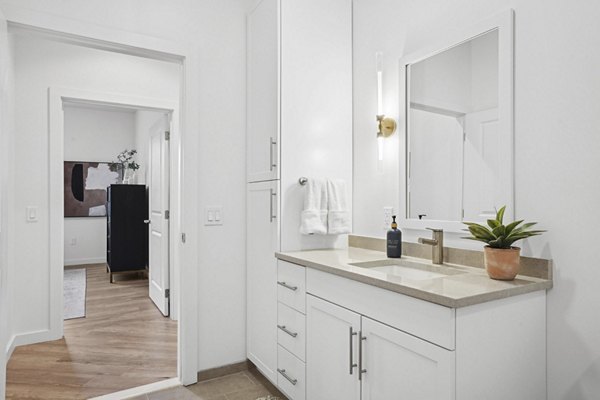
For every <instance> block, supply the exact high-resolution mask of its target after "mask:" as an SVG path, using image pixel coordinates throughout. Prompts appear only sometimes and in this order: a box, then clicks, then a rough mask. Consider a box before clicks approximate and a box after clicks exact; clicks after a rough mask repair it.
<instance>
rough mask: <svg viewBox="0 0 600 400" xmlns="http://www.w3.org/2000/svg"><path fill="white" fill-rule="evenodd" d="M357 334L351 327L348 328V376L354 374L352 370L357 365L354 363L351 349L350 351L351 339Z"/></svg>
mask: <svg viewBox="0 0 600 400" xmlns="http://www.w3.org/2000/svg"><path fill="white" fill-rule="evenodd" d="M356 335H357V333H356V332H354V330H353V329H352V327H350V335H349V336H350V337H349V339H350V340H349V342H350V368H349V373H350V375H352V373H353V372H354V371H353V370H354V368H356V367H357V366H358V365H357V364H356V363H355V362H354V354H352V353H353V351H352V350H353V349H352V337H353V336H356Z"/></svg>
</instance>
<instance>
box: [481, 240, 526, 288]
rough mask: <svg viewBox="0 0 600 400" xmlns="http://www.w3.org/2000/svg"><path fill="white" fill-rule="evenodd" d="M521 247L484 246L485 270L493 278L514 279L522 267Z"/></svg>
mask: <svg viewBox="0 0 600 400" xmlns="http://www.w3.org/2000/svg"><path fill="white" fill-rule="evenodd" d="M520 253H521V249H520V248H519V247H511V248H510V249H494V248H492V247H489V246H485V247H484V248H483V260H484V264H485V270H486V271H487V273H488V275H489V276H490V278H492V279H499V280H503V281H512V280H513V279H515V276H517V274H518V273H519V269H520V268H521V254H520Z"/></svg>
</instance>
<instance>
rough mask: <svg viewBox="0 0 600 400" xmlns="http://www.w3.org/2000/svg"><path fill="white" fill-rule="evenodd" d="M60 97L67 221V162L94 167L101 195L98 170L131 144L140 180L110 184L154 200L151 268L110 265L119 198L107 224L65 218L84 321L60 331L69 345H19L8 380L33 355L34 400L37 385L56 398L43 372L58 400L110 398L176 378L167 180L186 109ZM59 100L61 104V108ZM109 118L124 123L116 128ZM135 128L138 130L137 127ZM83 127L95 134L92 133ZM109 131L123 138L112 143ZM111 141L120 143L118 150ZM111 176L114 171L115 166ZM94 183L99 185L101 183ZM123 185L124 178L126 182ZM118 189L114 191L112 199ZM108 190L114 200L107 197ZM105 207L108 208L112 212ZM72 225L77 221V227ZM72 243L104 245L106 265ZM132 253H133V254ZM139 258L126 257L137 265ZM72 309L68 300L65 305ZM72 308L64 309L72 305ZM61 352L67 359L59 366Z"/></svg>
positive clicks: (88, 181)
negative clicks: (65, 399) (42, 381)
mask: <svg viewBox="0 0 600 400" xmlns="http://www.w3.org/2000/svg"><path fill="white" fill-rule="evenodd" d="M53 92H54V91H53ZM57 92H58V93H57V94H60V96H57V97H53V98H52V99H51V101H50V106H51V110H54V111H56V112H57V113H59V114H56V115H55V113H54V112H51V114H52V119H53V120H55V121H61V124H60V125H62V135H61V136H62V137H63V138H64V139H63V140H64V141H65V146H64V153H63V154H64V156H63V160H64V161H65V174H63V176H62V177H61V181H64V182H65V188H64V192H63V201H64V202H65V208H64V211H63V212H62V213H63V215H64V212H66V211H67V207H66V204H67V203H66V200H67V198H68V195H69V190H71V188H72V187H73V185H71V184H69V185H67V183H68V182H70V181H71V176H67V174H66V169H67V167H66V166H67V164H69V163H67V162H66V161H73V160H83V161H84V162H75V163H74V164H75V165H78V166H80V167H83V166H85V167H86V170H85V171H84V172H83V173H80V174H79V175H82V178H84V179H83V181H84V182H85V185H84V189H91V190H90V191H89V192H90V193H92V194H93V193H94V189H97V188H96V187H95V183H94V182H95V180H98V175H99V174H100V172H98V171H101V170H102V168H100V166H101V165H102V163H100V162H101V161H105V162H106V163H105V167H106V165H108V164H109V162H110V161H113V160H115V159H116V158H117V154H118V150H119V149H121V147H127V148H128V150H129V151H131V150H133V149H135V150H136V151H137V154H136V156H138V157H136V163H137V164H138V165H139V166H140V168H139V169H138V170H137V171H136V172H137V174H138V176H137V177H136V179H135V181H132V180H130V181H129V182H127V184H121V183H119V184H116V185H111V188H112V189H119V190H123V189H127V190H128V189H141V190H142V194H143V200H145V201H147V202H148V203H147V204H148V206H149V207H148V210H150V212H149V213H148V214H146V216H145V217H141V218H147V220H146V221H144V220H143V219H140V221H139V223H140V224H141V225H143V227H144V231H145V232H146V237H145V240H146V244H147V245H148V246H149V251H148V250H147V254H148V255H149V257H147V258H146V259H147V261H148V262H147V272H146V270H145V269H144V270H141V269H138V268H137V267H139V266H136V265H132V266H131V267H132V268H127V269H125V270H124V271H118V272H119V273H116V272H117V271H114V270H113V269H112V268H111V266H112V265H111V262H110V261H108V260H110V259H111V256H110V253H106V245H107V242H108V241H107V238H108V237H109V236H116V232H115V229H116V227H113V228H110V226H111V223H110V222H108V221H110V219H111V218H112V219H113V220H114V219H116V218H117V215H116V207H117V203H116V196H115V198H114V199H113V203H115V204H113V206H112V207H113V208H112V210H113V211H112V212H113V214H112V216H110V212H109V216H108V217H105V218H101V217H100V218H98V217H93V216H91V217H90V216H87V217H80V218H68V216H67V215H64V216H65V217H67V218H65V219H64V220H63V221H64V225H63V226H64V232H65V236H64V249H65V251H64V257H65V261H66V262H65V263H64V264H65V265H66V264H70V266H68V267H65V268H66V269H65V276H64V278H63V279H64V283H65V285H66V284H68V283H69V282H68V281H69V279H70V278H68V276H70V275H71V274H72V273H74V272H79V274H83V282H84V285H85V288H84V290H83V298H84V307H83V310H84V315H80V316H79V318H77V316H75V317H74V318H73V319H69V320H67V321H64V323H63V326H62V327H61V328H62V331H63V338H62V339H60V340H58V341H51V342H45V343H39V344H33V345H30V346H23V347H20V348H18V349H17V350H16V351H15V353H14V354H13V357H12V365H10V364H9V378H10V376H12V375H14V374H15V373H18V369H19V368H20V367H21V366H22V364H23V363H21V362H20V361H19V360H22V359H23V357H27V356H28V355H34V356H35V358H36V359H37V360H38V361H40V362H36V365H35V366H29V367H28V372H27V374H23V375H22V377H21V379H22V381H21V385H23V384H26V382H25V381H23V377H24V376H29V375H31V378H32V379H33V381H32V382H30V384H29V385H26V386H30V387H29V388H28V389H27V390H28V393H29V395H31V396H33V398H35V393H34V392H35V390H33V389H32V388H34V387H39V388H40V390H42V392H43V394H41V395H40V396H41V397H38V398H44V395H47V394H48V390H49V389H48V388H45V387H44V386H40V385H39V376H40V375H43V376H47V377H48V379H50V380H51V381H52V383H53V387H55V389H56V390H58V391H59V392H60V393H59V392H57V393H56V394H57V396H58V395H59V394H60V395H61V396H64V395H66V392H68V393H70V394H72V395H73V398H89V397H93V396H98V395H105V394H108V393H112V392H114V391H119V390H124V389H130V388H132V387H136V386H140V385H146V384H151V383H155V382H159V381H164V380H166V379H169V378H176V377H177V374H178V369H177V364H178V363H177V348H178V346H177V331H178V329H177V322H176V321H174V320H173V319H172V318H174V317H175V313H172V314H170V313H169V311H170V307H169V306H170V301H169V296H173V298H174V299H175V298H178V291H177V290H175V291H174V290H173V288H171V287H170V286H169V283H170V282H171V281H174V279H170V278H171V275H174V272H173V270H175V269H176V265H174V264H173V263H170V255H171V254H173V253H175V252H174V251H171V249H170V247H171V245H172V243H171V241H170V237H171V236H173V235H171V234H170V224H169V217H170V215H169V214H170V210H169V205H170V204H171V198H172V197H175V196H174V193H172V191H171V188H172V185H170V184H169V181H170V178H171V173H170V170H171V165H170V160H171V159H177V157H176V156H175V157H171V155H170V146H169V145H168V142H169V139H170V135H171V134H176V132H177V129H178V127H177V124H176V123H175V122H173V116H177V114H178V106H177V104H170V103H168V102H165V101H158V100H156V101H149V100H148V99H142V98H134V97H130V98H127V99H126V98H125V97H122V98H121V100H120V102H119V103H115V102H114V100H115V99H114V96H112V95H104V94H102V93H95V94H92V93H89V92H85V93H84V92H78V93H76V92H77V91H74V90H68V96H67V95H66V92H65V91H64V90H62V89H57ZM107 97H113V98H112V101H110V102H107V101H105V100H106V98H107ZM102 99H104V100H102ZM54 100H58V106H57V104H56V103H55V101H54ZM109 120H113V121H116V122H117V123H113V124H110V123H109V122H108V121H109ZM127 121H129V122H130V124H128V123H127ZM118 123H120V124H121V125H125V128H124V129H121V130H119V128H118ZM92 125H97V126H99V127H100V130H99V131H98V132H94V129H93V128H92V127H91V126H92ZM129 125H135V127H134V129H132V127H131V126H129ZM83 127H87V130H85V129H83ZM127 131H129V133H130V135H129V136H130V137H129V138H128V139H126V138H124V136H126V135H127ZM82 132H83V137H80V138H79V139H80V141H82V142H83V143H82V145H77V143H75V142H76V141H77V140H76V139H77V138H74V135H80V136H81V135H82ZM107 132H109V133H110V134H112V135H113V136H115V137H112V138H108V137H106V135H107ZM90 134H92V135H102V134H104V135H105V136H104V137H99V138H97V140H96V141H94V140H92V139H91V138H90V137H89V135H90ZM86 135H87V136H86ZM117 137H118V138H119V139H120V140H121V141H120V142H119V140H118V139H117ZM68 142H70V143H68ZM106 142H115V143H113V144H112V145H111V143H108V144H107V143H106ZM74 143H75V144H74ZM101 147H105V149H104V150H105V151H108V153H104V154H103V153H102V149H101ZM121 150H123V149H121ZM86 152H87V153H86ZM113 153H114V154H113ZM110 154H112V156H111V155H110ZM87 167H89V172H88V170H87ZM104 170H106V171H107V172H109V173H110V171H109V170H108V167H106V168H104ZM94 176H95V177H96V178H93V177H94ZM67 178H69V179H67ZM92 178H93V179H92ZM120 178H121V179H122V176H121V177H120ZM128 179H130V178H128ZM100 180H101V181H102V179H100ZM96 186H97V185H96ZM146 191H147V193H148V196H146ZM103 192H104V191H103ZM116 192H117V191H116V190H115V191H114V193H116ZM138 192H139V191H138ZM104 193H105V194H104V196H106V192H104ZM91 197H92V198H93V197H94V196H91ZM129 200H131V198H130V197H129V198H126V199H125V201H129ZM138 203H139V201H138ZM108 204H110V202H109V203H108ZM129 206H133V207H134V208H136V207H137V208H143V206H144V204H129ZM99 208H103V206H95V207H94V206H93V205H92V207H90V210H93V212H92V211H89V215H94V214H97V213H99V211H98V209H99ZM107 208H109V209H110V206H108V207H107ZM86 214H88V212H86ZM98 219H100V221H98ZM73 222H76V223H77V224H76V225H75V226H73V224H72V223H73ZM96 222H100V224H101V225H100V227H101V228H103V227H104V228H105V230H102V229H101V230H102V232H101V235H100V236H101V238H100V240H103V241H101V242H100V243H89V242H93V241H94V240H96V241H97V239H98V238H97V235H95V234H94V233H93V231H94V230H95V229H96V230H97V226H94V225H93V224H95V223H96ZM107 222H108V223H107ZM144 222H147V223H148V225H145V224H144ZM146 226H148V229H146ZM155 227H157V228H158V229H157V228H155ZM107 233H108V234H107ZM86 236H90V237H91V240H88V243H86V240H85V239H86ZM102 236H105V237H104V238H102ZM73 244H76V245H77V244H80V245H82V247H84V250H86V249H87V251H89V250H90V249H89V248H90V245H94V244H95V245H98V244H100V247H101V248H102V247H103V246H102V245H104V248H102V249H101V253H104V254H107V257H106V258H104V259H103V260H102V261H105V262H102V263H98V261H99V260H98V259H96V258H95V257H94V254H90V255H89V256H82V254H81V252H80V253H79V258H78V257H76V256H75V257H74V256H73V254H74V253H75V254H77V253H76V252H74V251H73V250H72V249H73V248H76V247H77V246H73ZM125 250H127V245H126V247H125ZM131 251H135V250H134V249H133V247H132V248H131ZM136 256H139V255H136ZM135 258H136V257H133V258H132V257H128V259H129V260H131V259H135ZM137 258H139V257H137ZM113 261H114V260H113ZM115 265H117V264H116V263H115ZM133 267H134V268H133ZM142 267H146V266H145V265H143V266H142ZM170 267H171V268H170ZM109 271H110V272H109ZM113 272H114V273H115V274H114V276H113ZM77 292H78V291H76V293H77ZM79 293H81V290H80V291H79ZM65 302H66V303H67V302H68V299H67V298H65ZM66 303H65V305H66ZM174 308H175V309H176V307H174ZM64 310H65V311H64V312H66V310H69V307H66V308H64ZM64 317H66V315H64V316H63V318H64ZM57 354H63V355H62V356H59V358H58V359H56V355H57ZM32 368H33V369H36V368H37V369H38V370H39V371H37V373H32V372H34V371H32ZM100 371H101V372H102V373H101V374H99V372H100ZM67 381H68V382H67ZM15 390H17V391H18V389H15V386H14V385H11V381H10V379H9V386H8V394H9V395H10V394H11V393H12V394H14V391H15ZM78 396H79V397H78ZM17 397H18V396H17Z"/></svg>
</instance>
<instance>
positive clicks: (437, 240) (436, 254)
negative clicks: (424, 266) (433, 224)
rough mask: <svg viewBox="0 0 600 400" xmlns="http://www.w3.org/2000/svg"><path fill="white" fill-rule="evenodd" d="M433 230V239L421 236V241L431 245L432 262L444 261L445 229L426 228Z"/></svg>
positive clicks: (441, 262)
mask: <svg viewBox="0 0 600 400" xmlns="http://www.w3.org/2000/svg"><path fill="white" fill-rule="evenodd" d="M426 229H429V230H430V231H432V232H433V237H432V238H431V239H427V238H419V243H421V244H428V245H430V246H431V262H432V263H434V264H443V263H444V231H443V230H442V229H434V228H426Z"/></svg>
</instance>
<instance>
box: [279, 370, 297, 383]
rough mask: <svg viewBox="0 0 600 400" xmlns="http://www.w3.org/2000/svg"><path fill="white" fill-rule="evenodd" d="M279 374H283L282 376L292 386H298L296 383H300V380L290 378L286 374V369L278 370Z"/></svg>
mask: <svg viewBox="0 0 600 400" xmlns="http://www.w3.org/2000/svg"><path fill="white" fill-rule="evenodd" d="M277 372H279V373H280V374H281V376H283V377H284V378H285V379H287V380H288V381H289V382H290V383H291V384H292V385H294V386H296V383H298V379H293V378H290V376H289V375H288V374H286V373H285V369H279V368H277Z"/></svg>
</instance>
